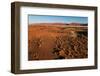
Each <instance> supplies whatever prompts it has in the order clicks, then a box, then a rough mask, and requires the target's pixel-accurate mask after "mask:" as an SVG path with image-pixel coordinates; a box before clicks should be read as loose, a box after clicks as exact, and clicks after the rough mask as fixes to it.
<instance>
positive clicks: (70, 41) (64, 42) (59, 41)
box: [28, 23, 88, 60]
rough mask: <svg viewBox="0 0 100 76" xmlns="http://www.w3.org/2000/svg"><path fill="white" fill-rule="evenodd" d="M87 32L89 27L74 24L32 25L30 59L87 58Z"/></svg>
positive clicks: (30, 28)
mask: <svg viewBox="0 0 100 76" xmlns="http://www.w3.org/2000/svg"><path fill="white" fill-rule="evenodd" d="M62 26H63V27H62ZM87 30H88V28H87V26H83V25H78V26H77V27H76V26H75V25H74V24H73V25H72V24H71V25H70V26H67V25H65V24H59V23H54V24H53V23H52V24H49V23H48V24H31V25H29V27H28V59H29V60H51V59H74V58H87V57H88V48H87V45H88V44H87V41H88V38H87Z"/></svg>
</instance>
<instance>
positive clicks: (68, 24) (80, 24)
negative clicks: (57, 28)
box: [29, 23, 88, 26]
mask: <svg viewBox="0 0 100 76" xmlns="http://www.w3.org/2000/svg"><path fill="white" fill-rule="evenodd" d="M29 25H48V26H49V25H67V26H87V25H88V24H85V23H33V24H29Z"/></svg>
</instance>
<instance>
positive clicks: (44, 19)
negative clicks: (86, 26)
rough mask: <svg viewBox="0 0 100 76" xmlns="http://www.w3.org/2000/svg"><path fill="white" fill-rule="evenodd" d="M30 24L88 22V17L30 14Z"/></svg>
mask: <svg viewBox="0 0 100 76" xmlns="http://www.w3.org/2000/svg"><path fill="white" fill-rule="evenodd" d="M28 18H29V19H28V20H29V24H32V23H88V17H77V16H50V15H29V16H28Z"/></svg>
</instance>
